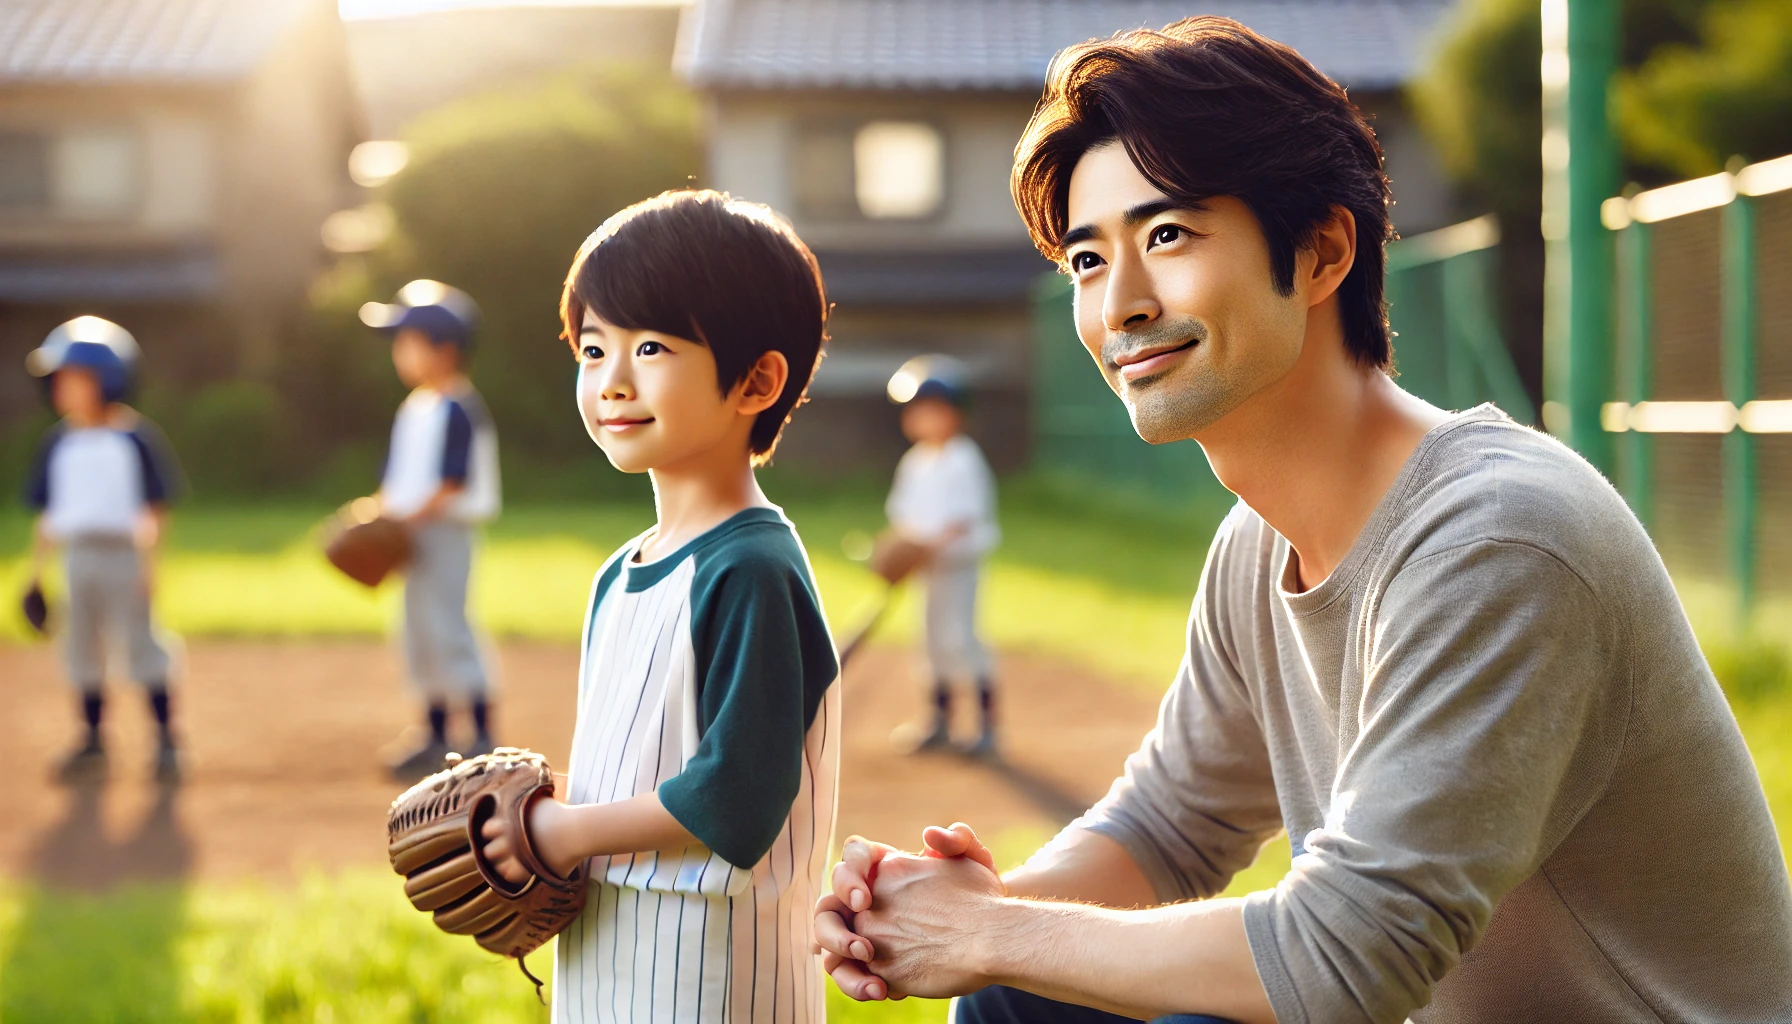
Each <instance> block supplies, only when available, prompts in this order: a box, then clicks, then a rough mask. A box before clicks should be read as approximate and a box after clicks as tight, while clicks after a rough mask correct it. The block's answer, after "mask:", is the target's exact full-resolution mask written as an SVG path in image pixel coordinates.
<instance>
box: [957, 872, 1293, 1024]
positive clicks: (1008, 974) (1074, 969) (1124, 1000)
mask: <svg viewBox="0 0 1792 1024" xmlns="http://www.w3.org/2000/svg"><path fill="white" fill-rule="evenodd" d="M983 923H984V925H985V926H984V927H981V928H979V929H978V930H977V932H976V933H975V934H974V937H973V939H972V943H973V947H974V948H973V950H972V951H971V954H970V955H971V957H972V958H973V959H974V961H975V962H976V964H977V970H978V972H979V973H980V974H982V975H984V976H985V977H988V978H990V979H991V980H992V982H994V983H996V984H1001V985H1007V986H1009V987H1011V988H1019V989H1024V990H1026V991H1028V992H1033V993H1036V994H1038V995H1042V996H1045V997H1046V998H1048V999H1056V1000H1059V1001H1062V1002H1070V1003H1077V1004H1080V1005H1083V1006H1093V1007H1096V1008H1098V1009H1102V1010H1107V1011H1109V1012H1111V1013H1119V1014H1123V1015H1126V1016H1131V1017H1139V1018H1150V1017H1157V1016H1162V1015H1165V1014H1173V1013H1205V1014H1212V1015H1214V1016H1219V1017H1225V1018H1227V1019H1229V1020H1234V1021H1237V1022H1239V1024H1275V1019H1276V1017H1275V1011H1274V1010H1273V1009H1272V1008H1271V1007H1270V1005H1269V997H1268V995H1266V994H1265V993H1264V991H1263V984H1262V982H1261V981H1260V980H1258V977H1257V966H1256V962H1255V961H1254V960H1253V959H1252V958H1251V949H1250V943H1249V942H1248V941H1247V940H1246V938H1245V931H1244V901H1243V900H1238V899H1216V900H1204V901H1202V902H1199V903H1179V904H1175V905H1173V906H1166V907H1154V908H1151V909H1147V910H1113V909H1110V908H1107V907H1092V906H1086V905H1081V904H1074V903H1053V902H1039V901H1031V900H1025V899H1014V898H1012V897H1010V898H1009V899H1006V900H1003V901H1001V903H1000V908H999V909H998V910H997V911H996V913H994V914H993V915H990V918H988V919H986V920H985V921H984V922H983Z"/></svg>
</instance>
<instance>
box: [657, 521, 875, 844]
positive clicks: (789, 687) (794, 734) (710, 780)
mask: <svg viewBox="0 0 1792 1024" xmlns="http://www.w3.org/2000/svg"><path fill="white" fill-rule="evenodd" d="M703 554H707V555H709V556H710V557H709V558H703V557H702V556H701V555H700V556H699V563H698V568H697V573H696V579H695V581H694V583H693V591H692V601H691V614H692V618H691V622H692V625H691V631H692V641H693V646H694V648H695V653H696V656H697V687H698V695H697V697H698V705H699V707H698V729H699V733H698V743H697V752H696V754H695V755H693V756H692V758H691V760H690V761H689V762H688V763H687V764H686V765H685V769H684V771H683V772H681V773H679V774H678V775H677V776H675V777H673V778H671V779H668V780H667V781H666V782H664V783H662V784H661V785H660V788H659V795H660V802H661V803H662V804H664V805H665V808H666V810H667V811H669V812H671V814H672V816H673V817H674V818H676V819H678V822H679V824H681V825H683V826H684V827H685V828H686V829H689V830H690V832H691V834H692V835H694V836H696V837H697V839H698V840H699V841H701V842H702V843H703V845H705V846H707V847H709V848H710V849H711V850H712V851H714V852H715V853H716V854H718V855H720V856H721V857H722V859H723V860H726V861H727V862H728V863H730V864H733V865H734V866H735V867H738V868H742V869H750V868H752V866H753V865H754V864H757V863H758V862H759V860H760V858H762V857H764V856H765V854H766V851H767V850H769V849H771V846H772V843H773V842H774V841H775V840H776V839H777V838H778V833H779V832H781V831H782V830H783V828H784V822H785V820H786V819H787V818H789V816H790V810H791V805H792V803H793V802H795V800H796V798H797V794H798V792H799V791H800V789H801V787H802V768H803V750H804V744H805V742H806V738H807V735H808V732H809V726H810V723H812V722H813V721H814V720H815V714H816V710H817V709H818V708H819V707H820V706H821V701H822V698H823V697H824V696H826V694H827V689H828V687H829V686H831V685H833V683H834V680H835V678H836V677H837V676H838V675H839V664H838V662H837V661H836V660H835V656H834V645H833V641H832V640H831V639H830V638H829V636H828V631H827V622H826V620H825V619H824V618H823V617H822V613H821V602H820V600H819V599H818V598H817V597H816V594H815V589H814V585H813V583H812V582H811V581H810V579H809V576H808V571H807V568H806V566H805V563H804V561H803V559H802V552H801V549H800V548H799V547H798V546H797V542H796V540H795V538H794V537H793V536H792V535H791V534H790V532H789V530H788V529H786V528H784V527H782V526H779V525H773V526H766V527H755V528H748V529H743V530H739V531H736V532H735V533H734V534H733V535H732V536H731V537H730V538H729V539H728V540H727V541H725V542H724V543H722V544H718V545H717V550H714V551H711V552H705V553H703Z"/></svg>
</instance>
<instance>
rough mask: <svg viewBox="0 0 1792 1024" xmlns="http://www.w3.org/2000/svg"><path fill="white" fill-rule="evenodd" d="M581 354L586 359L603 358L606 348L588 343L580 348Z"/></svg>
mask: <svg viewBox="0 0 1792 1024" xmlns="http://www.w3.org/2000/svg"><path fill="white" fill-rule="evenodd" d="M579 355H580V356H582V357H584V358H586V359H602V358H603V357H604V350H603V349H601V348H598V347H597V346H596V345H586V346H585V347H584V348H582V349H579Z"/></svg>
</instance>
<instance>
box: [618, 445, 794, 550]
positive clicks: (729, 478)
mask: <svg viewBox="0 0 1792 1024" xmlns="http://www.w3.org/2000/svg"><path fill="white" fill-rule="evenodd" d="M650 475H651V476H652V478H653V503H654V508H655V510H656V512H657V513H658V519H659V521H658V524H657V525H656V526H655V527H654V530H653V534H652V535H651V536H649V537H648V538H647V541H646V542H645V543H644V544H642V545H641V557H642V560H643V561H651V560H652V559H653V558H657V557H659V556H661V555H664V554H666V553H668V552H671V551H676V550H678V549H679V548H680V547H682V546H684V545H685V544H686V543H688V542H689V541H691V540H692V539H693V538H696V537H698V536H701V535H702V534H703V533H704V532H706V531H708V530H710V529H713V528H714V527H716V526H719V525H720V524H721V523H722V522H723V521H725V520H727V519H728V517H730V516H732V515H734V514H736V513H738V512H741V511H744V510H746V509H749V508H771V507H773V506H772V503H771V501H770V500H769V499H768V498H766V496H765V492H764V491H762V490H760V488H759V478H758V477H757V476H755V475H754V473H753V465H752V463H751V462H750V461H749V460H748V458H747V457H746V453H745V452H735V451H731V450H728V446H720V447H719V448H718V450H717V451H716V452H714V453H708V454H706V455H705V456H704V457H700V458H698V459H691V460H686V461H685V462H682V463H680V464H678V465H676V466H659V467H655V468H654V469H653V470H651V471H650Z"/></svg>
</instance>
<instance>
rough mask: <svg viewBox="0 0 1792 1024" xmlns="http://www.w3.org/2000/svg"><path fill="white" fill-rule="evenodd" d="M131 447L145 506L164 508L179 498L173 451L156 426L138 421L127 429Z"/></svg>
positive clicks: (177, 466) (179, 483)
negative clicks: (135, 455) (139, 476)
mask: <svg viewBox="0 0 1792 1024" xmlns="http://www.w3.org/2000/svg"><path fill="white" fill-rule="evenodd" d="M129 436H130V439H131V445H132V447H134V448H136V449H137V468H138V472H139V473H140V474H141V479H142V483H143V502H144V504H146V505H167V504H171V503H173V502H174V501H175V500H176V499H177V498H179V497H180V495H181V493H182V491H183V489H184V482H183V480H182V477H181V469H180V463H179V462H178V461H176V460H175V458H174V449H173V447H172V446H170V445H169V444H168V439H167V437H165V436H164V435H163V434H162V432H161V430H159V429H157V428H156V426H155V424H153V423H151V422H149V421H148V420H146V419H138V420H137V423H136V425H135V426H133V427H132V428H131V430H130V435H129Z"/></svg>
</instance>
